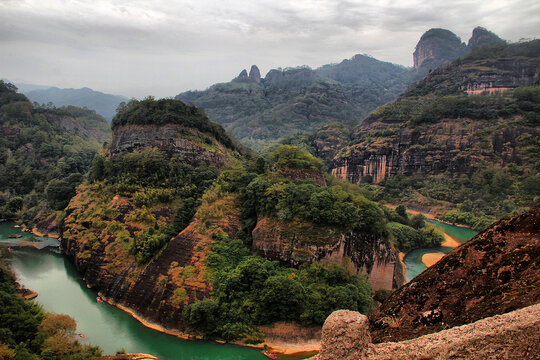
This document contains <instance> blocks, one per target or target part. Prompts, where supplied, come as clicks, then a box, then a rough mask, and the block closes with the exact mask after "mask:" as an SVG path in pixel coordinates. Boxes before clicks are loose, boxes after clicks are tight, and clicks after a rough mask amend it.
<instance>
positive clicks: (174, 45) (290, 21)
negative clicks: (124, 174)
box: [0, 0, 540, 98]
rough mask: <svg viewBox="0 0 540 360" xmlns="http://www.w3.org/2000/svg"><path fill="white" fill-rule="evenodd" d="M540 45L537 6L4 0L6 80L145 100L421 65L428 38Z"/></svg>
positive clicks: (528, 0)
mask: <svg viewBox="0 0 540 360" xmlns="http://www.w3.org/2000/svg"><path fill="white" fill-rule="evenodd" d="M476 26H483V27H485V28H487V29H488V30H491V31H493V32H495V33H496V34H498V35H499V36H500V37H502V38H503V39H505V40H509V41H519V40H520V39H522V38H530V39H533V38H538V37H539V35H540V1H538V0H507V1H498V0H489V1H484V0H476V1H461V0H456V1H452V0H447V1H437V0H397V1H394V0H383V1H377V0H369V1H365V0H247V1H244V0H196V1H193V0H192V1H188V0H143V1H141V0H0V78H7V79H9V80H11V81H14V82H24V83H31V84H41V85H50V86H58V87H61V88H80V87H84V86H86V87H90V88H92V89H94V90H99V91H103V92H107V93H112V94H120V95H125V96H128V97H136V98H142V97H145V96H147V95H153V96H156V97H168V96H174V95H176V94H178V93H180V92H182V91H186V90H193V89H205V88H207V87H208V86H210V85H212V84H214V83H217V82H225V81H229V80H231V79H232V78H234V77H235V76H237V75H238V74H239V73H240V71H241V70H242V69H247V70H248V71H249V68H250V67H251V65H252V64H256V65H257V66H258V67H259V69H260V70H261V74H262V75H263V76H264V75H265V74H266V73H267V72H268V71H269V70H270V69H273V68H279V67H282V68H285V67H295V66H301V65H308V66H310V67H312V68H316V67H319V66H321V65H324V64H328V63H337V62H340V61H342V60H343V59H347V58H351V57H352V56H353V55H355V54H368V55H371V56H373V57H374V58H376V59H379V60H383V61H389V62H393V63H396V64H402V65H404V66H412V53H413V51H414V47H415V46H416V43H417V42H418V40H419V39H420V37H421V36H422V34H423V33H424V32H425V31H427V30H429V29H430V28H434V27H440V28H445V29H448V30H451V31H453V32H454V33H455V34H456V35H458V36H459V37H461V39H462V40H463V41H464V42H465V43H466V42H467V41H468V39H469V38H470V36H471V32H472V29H473V28H474V27H476Z"/></svg>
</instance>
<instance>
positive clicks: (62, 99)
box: [24, 87, 129, 122]
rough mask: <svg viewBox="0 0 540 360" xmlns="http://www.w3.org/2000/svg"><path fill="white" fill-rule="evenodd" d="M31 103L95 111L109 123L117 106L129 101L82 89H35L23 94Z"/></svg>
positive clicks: (123, 97)
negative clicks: (70, 106)
mask: <svg viewBox="0 0 540 360" xmlns="http://www.w3.org/2000/svg"><path fill="white" fill-rule="evenodd" d="M24 94H25V95H26V96H27V97H28V98H29V99H30V101H32V102H37V103H39V104H45V105H46V104H48V103H49V102H52V103H53V104H54V105H55V106H56V107H61V106H68V105H73V106H78V107H82V108H84V107H86V108H88V109H91V110H95V111H96V112H97V113H98V114H100V115H102V116H103V117H105V118H106V119H107V120H108V121H109V122H110V121H111V120H112V118H113V117H114V115H115V114H116V109H117V107H118V105H119V104H120V103H122V102H127V101H129V99H128V98H126V97H125V96H120V95H111V94H105V93H102V92H100V91H95V90H92V89H90V88H87V87H84V88H81V89H60V88H57V87H49V88H46V89H35V90H29V91H26V92H24Z"/></svg>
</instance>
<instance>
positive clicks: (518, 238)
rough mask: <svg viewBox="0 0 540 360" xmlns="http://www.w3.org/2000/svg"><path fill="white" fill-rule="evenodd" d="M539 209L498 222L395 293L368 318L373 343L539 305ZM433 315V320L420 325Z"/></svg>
mask: <svg viewBox="0 0 540 360" xmlns="http://www.w3.org/2000/svg"><path fill="white" fill-rule="evenodd" d="M539 254H540V205H538V206H536V207H535V208H533V209H532V210H530V211H529V212H527V213H525V214H522V215H519V216H514V217H512V218H508V219H503V220H500V221H498V222H496V223H494V224H493V225H491V226H490V227H489V228H488V229H486V230H485V231H484V232H482V233H480V234H478V235H477V236H475V237H474V238H473V239H471V240H470V241H469V242H467V243H466V244H464V245H462V246H460V247H458V248H456V249H455V250H454V251H452V252H451V253H450V254H448V255H447V256H445V257H443V258H442V259H441V260H439V262H437V263H436V264H435V265H433V266H432V267H430V268H429V269H427V270H426V271H424V272H423V273H422V274H420V275H419V276H417V277H416V278H415V279H413V280H412V281H411V282H409V283H408V284H406V285H404V286H402V287H401V288H400V289H398V290H396V291H395V292H394V293H392V295H391V296H390V298H389V299H388V300H387V301H385V303H384V304H383V305H382V306H381V307H380V308H379V309H378V310H377V312H376V313H374V314H373V316H372V334H373V338H374V341H376V342H379V341H386V340H402V339H409V338H412V337H414V336H417V335H420V334H425V333H431V332H435V331H438V330H441V329H443V328H447V327H449V326H457V325H462V324H467V323H470V322H473V321H476V320H479V319H482V318H485V317H488V316H493V315H497V314H503V313H506V312H509V311H512V310H515V309H519V308H522V307H525V306H529V305H531V304H536V303H538V302H540V257H539ZM433 311H436V312H438V313H439V314H440V316H437V317H436V321H434V322H433V321H432V322H427V323H426V322H425V321H422V319H424V318H426V316H425V315H424V314H425V313H426V312H433Z"/></svg>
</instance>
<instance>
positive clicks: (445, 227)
mask: <svg viewBox="0 0 540 360" xmlns="http://www.w3.org/2000/svg"><path fill="white" fill-rule="evenodd" d="M427 221H428V222H429V223H431V224H433V225H435V227H437V228H439V229H441V230H442V231H444V232H445V233H447V234H448V235H450V236H452V237H453V238H454V239H456V240H457V241H458V242H460V243H462V244H463V243H465V242H467V241H468V240H470V239H471V238H472V237H473V236H474V235H476V234H477V232H476V231H474V230H471V229H467V228H463V227H459V226H453V225H449V224H445V223H442V222H439V221H436V220H427ZM452 250H453V249H452V248H450V247H444V246H441V247H437V248H426V249H416V250H412V251H410V252H408V253H407V255H406V256H405V258H404V259H403V262H404V263H405V265H406V266H407V272H406V276H407V281H411V280H412V279H413V278H414V277H416V276H417V275H419V274H421V273H422V272H423V271H424V270H426V269H427V267H426V265H424V263H423V262H422V256H424V255H425V254H429V253H443V254H448V253H449V252H450V251H452Z"/></svg>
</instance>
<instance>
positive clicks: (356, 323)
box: [317, 310, 371, 360]
mask: <svg viewBox="0 0 540 360" xmlns="http://www.w3.org/2000/svg"><path fill="white" fill-rule="evenodd" d="M370 342H371V336H370V335H369V321H368V318H367V317H366V316H364V315H362V314H360V313H358V312H356V311H349V310H338V311H334V312H333V313H332V314H331V315H330V316H329V317H328V318H327V319H326V321H325V322H324V326H323V329H322V339H321V351H320V353H319V355H318V356H317V359H341V360H358V359H362V358H363V357H364V355H365V353H366V350H367V347H368V345H369V343H370Z"/></svg>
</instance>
